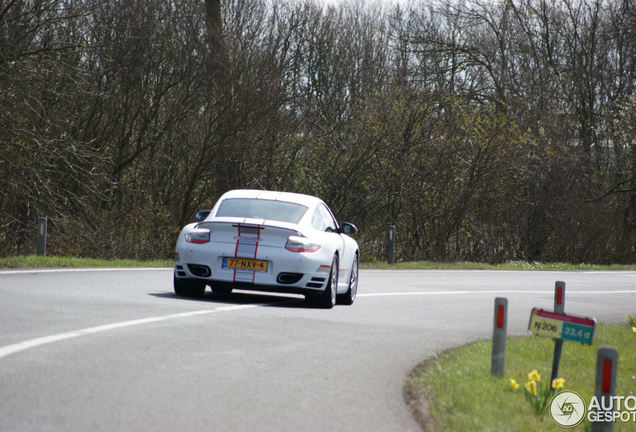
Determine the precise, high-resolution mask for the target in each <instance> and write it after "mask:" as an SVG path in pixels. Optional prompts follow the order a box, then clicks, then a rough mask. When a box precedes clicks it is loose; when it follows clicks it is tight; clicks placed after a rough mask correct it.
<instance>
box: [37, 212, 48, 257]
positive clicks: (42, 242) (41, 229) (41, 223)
mask: <svg viewBox="0 0 636 432" xmlns="http://www.w3.org/2000/svg"><path fill="white" fill-rule="evenodd" d="M47 225H48V219H47V218H45V217H41V218H38V248H37V254H38V255H40V256H44V255H46V230H47Z"/></svg>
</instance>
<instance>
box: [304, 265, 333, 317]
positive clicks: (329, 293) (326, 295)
mask: <svg viewBox="0 0 636 432" xmlns="http://www.w3.org/2000/svg"><path fill="white" fill-rule="evenodd" d="M337 292H338V255H336V256H334V257H333V261H332V262H331V271H330V272H329V281H328V282H327V287H326V288H325V291H324V292H322V293H321V294H318V295H317V296H315V297H310V302H311V303H314V304H315V305H316V306H318V307H320V308H323V309H331V308H333V307H334V306H335V305H336V297H337Z"/></svg>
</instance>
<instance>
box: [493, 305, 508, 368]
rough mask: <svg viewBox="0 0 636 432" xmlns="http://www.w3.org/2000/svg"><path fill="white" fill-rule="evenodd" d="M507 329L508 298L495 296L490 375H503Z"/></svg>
mask: <svg viewBox="0 0 636 432" xmlns="http://www.w3.org/2000/svg"><path fill="white" fill-rule="evenodd" d="M507 329H508V299H507V298H505V297H497V298H495V314H494V319H493V331H492V363H491V366H490V375H491V376H494V377H502V376H504V370H505V368H506V332H507Z"/></svg>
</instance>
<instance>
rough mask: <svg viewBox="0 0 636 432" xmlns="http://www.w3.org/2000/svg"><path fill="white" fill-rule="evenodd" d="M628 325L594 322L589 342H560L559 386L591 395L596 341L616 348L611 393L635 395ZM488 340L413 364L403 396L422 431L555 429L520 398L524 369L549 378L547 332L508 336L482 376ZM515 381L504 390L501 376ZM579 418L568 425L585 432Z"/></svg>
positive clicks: (624, 427)
mask: <svg viewBox="0 0 636 432" xmlns="http://www.w3.org/2000/svg"><path fill="white" fill-rule="evenodd" d="M628 320H629V321H630V322H629V324H601V323H600V324H598V325H597V329H596V334H595V341H594V344H593V345H592V346H587V345H580V344H578V343H573V342H566V343H564V344H563V353H562V357H561V363H560V366H559V376H560V377H562V378H564V379H565V387H564V390H572V391H575V392H577V393H579V394H580V395H581V396H582V397H583V399H584V400H585V401H586V403H589V401H590V399H591V398H592V396H593V394H594V377H595V371H596V351H597V349H598V347H599V346H600V345H611V346H614V347H616V348H617V349H618V356H619V358H618V376H617V383H616V394H617V395H620V396H625V397H627V396H633V395H636V361H634V359H636V334H634V331H633V330H632V325H633V324H634V322H635V321H636V320H635V319H634V317H628ZM491 349H492V345H491V341H490V340H484V341H480V342H477V343H474V344H470V345H466V346H463V347H460V348H457V349H453V350H451V351H448V352H445V353H442V354H441V355H440V356H438V357H437V358H435V359H430V360H428V361H427V362H425V363H424V364H423V365H421V366H420V367H418V368H417V369H416V370H414V371H413V373H412V374H411V376H410V377H409V379H408V380H407V383H406V386H405V396H406V398H407V401H408V402H409V404H410V405H411V407H412V409H413V412H414V414H415V416H416V418H417V419H418V420H419V421H420V424H422V426H423V428H424V430H426V431H499V430H502V431H503V430H505V431H528V432H534V431H538V430H541V431H563V430H564V429H563V428H562V427H560V426H558V425H556V424H555V423H554V422H553V421H552V420H551V419H550V417H549V414H547V413H546V414H545V415H544V416H543V417H541V416H538V415H536V414H534V413H533V411H532V409H531V407H530V404H529V403H528V402H527V401H526V399H525V397H524V390H523V388H524V384H525V383H526V381H527V374H528V372H530V371H531V370H532V369H537V370H538V371H539V373H540V374H541V380H542V381H544V382H547V381H549V379H550V373H551V369H552V354H553V350H554V343H553V341H552V340H551V339H547V338H541V337H535V336H522V337H511V338H508V342H507V353H506V374H505V377H504V378H491V377H490V356H491ZM510 378H514V379H515V380H516V381H518V382H519V384H521V386H520V388H518V389H517V390H514V391H513V390H511V389H510V386H509V384H508V382H509V379H510ZM635 428H636V423H634V422H631V423H620V422H618V423H616V424H615V427H614V430H615V431H628V430H630V431H633V430H634V429H635ZM589 429H590V424H589V422H587V420H585V421H584V422H583V423H582V424H580V425H579V426H577V427H576V428H574V429H570V430H575V431H585V430H589Z"/></svg>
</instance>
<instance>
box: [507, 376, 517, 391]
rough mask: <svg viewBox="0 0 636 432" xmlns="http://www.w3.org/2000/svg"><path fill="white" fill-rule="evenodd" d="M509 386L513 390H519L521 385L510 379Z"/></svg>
mask: <svg viewBox="0 0 636 432" xmlns="http://www.w3.org/2000/svg"><path fill="white" fill-rule="evenodd" d="M509 385H510V388H511V389H512V390H517V389H518V388H519V383H518V382H517V381H515V380H513V379H512V378H510V382H509Z"/></svg>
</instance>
